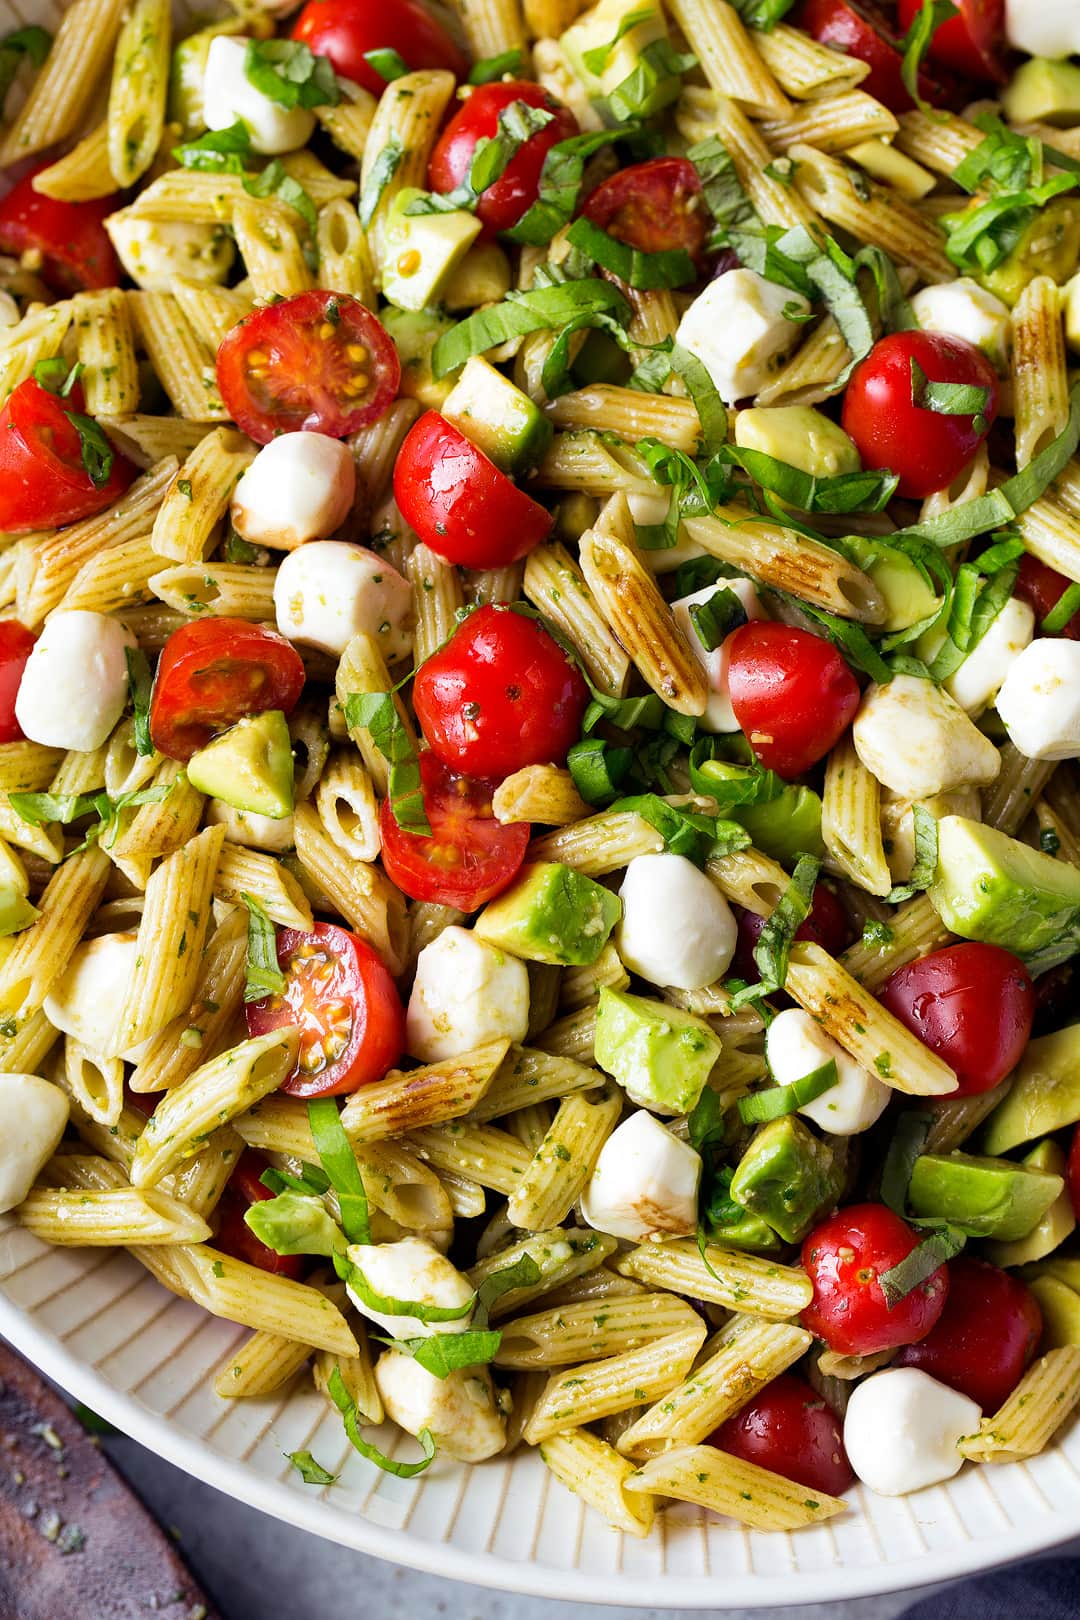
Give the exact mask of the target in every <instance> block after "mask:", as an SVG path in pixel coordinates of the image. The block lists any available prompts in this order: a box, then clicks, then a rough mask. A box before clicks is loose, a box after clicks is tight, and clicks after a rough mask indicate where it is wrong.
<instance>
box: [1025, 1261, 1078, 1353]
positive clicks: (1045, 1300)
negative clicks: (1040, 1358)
mask: <svg viewBox="0 0 1080 1620" xmlns="http://www.w3.org/2000/svg"><path fill="white" fill-rule="evenodd" d="M1028 1287H1029V1288H1030V1289H1031V1292H1032V1293H1033V1294H1034V1296H1035V1302H1036V1304H1037V1305H1038V1307H1039V1310H1040V1311H1041V1312H1042V1320H1043V1331H1042V1339H1041V1340H1040V1343H1039V1349H1040V1350H1041V1351H1043V1352H1045V1351H1047V1350H1057V1349H1059V1348H1060V1347H1061V1346H1062V1345H1066V1344H1080V1294H1078V1293H1076V1291H1075V1289H1072V1288H1069V1287H1068V1286H1067V1284H1065V1283H1063V1282H1059V1281H1058V1279H1057V1278H1056V1277H1033V1278H1032V1280H1031V1281H1030V1282H1029V1283H1028Z"/></svg>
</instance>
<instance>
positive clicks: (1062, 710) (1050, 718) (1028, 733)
mask: <svg viewBox="0 0 1080 1620" xmlns="http://www.w3.org/2000/svg"><path fill="white" fill-rule="evenodd" d="M997 712H998V714H999V715H1000V716H1001V718H1002V720H1004V722H1005V727H1006V730H1007V731H1008V733H1009V738H1010V740H1011V741H1012V742H1013V743H1014V745H1015V746H1016V747H1017V748H1018V749H1019V750H1020V752H1021V753H1022V754H1026V755H1027V757H1028V759H1075V758H1076V757H1077V756H1078V755H1080V641H1066V640H1064V639H1058V638H1055V637H1051V636H1043V637H1041V638H1040V639H1039V640H1038V641H1033V642H1032V643H1031V645H1030V646H1028V647H1025V648H1024V651H1023V652H1022V653H1021V654H1020V656H1019V657H1018V658H1016V659H1014V661H1013V662H1012V663H1011V664H1010V665H1009V669H1008V673H1007V674H1006V676H1005V680H1004V682H1003V684H1002V687H1001V691H1000V692H999V693H998V696H997ZM24 729H25V728H24Z"/></svg>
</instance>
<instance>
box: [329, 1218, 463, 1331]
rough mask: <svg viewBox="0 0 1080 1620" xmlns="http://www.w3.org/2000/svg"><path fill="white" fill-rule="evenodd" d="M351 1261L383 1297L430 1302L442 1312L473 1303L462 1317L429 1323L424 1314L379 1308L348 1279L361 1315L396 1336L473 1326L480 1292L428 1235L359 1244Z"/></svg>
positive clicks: (353, 1249) (354, 1302) (416, 1302)
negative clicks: (475, 1301) (375, 1307)
mask: <svg viewBox="0 0 1080 1620" xmlns="http://www.w3.org/2000/svg"><path fill="white" fill-rule="evenodd" d="M349 1259H350V1260H351V1261H352V1263H353V1265H354V1266H358V1267H359V1268H360V1270H361V1271H362V1272H363V1274H364V1279H365V1281H366V1282H367V1284H368V1287H369V1288H370V1289H371V1290H372V1292H373V1293H376V1294H380V1295H381V1296H382V1297H383V1299H394V1300H408V1301H409V1302H410V1303H411V1304H414V1305H431V1306H435V1307H436V1308H437V1309H439V1310H460V1309H461V1308H462V1307H463V1306H466V1305H467V1306H469V1309H468V1310H466V1311H463V1312H462V1315H461V1316H456V1317H454V1318H452V1320H450V1321H449V1322H425V1321H424V1320H423V1318H422V1317H419V1316H403V1315H396V1314H394V1313H392V1312H390V1311H378V1310H375V1309H374V1308H373V1307H372V1306H370V1305H368V1304H366V1303H365V1302H364V1299H363V1296H362V1295H361V1294H360V1293H358V1292H357V1290H356V1289H355V1288H354V1287H353V1286H352V1285H351V1284H349V1283H346V1285H345V1289H346V1292H347V1293H348V1296H349V1298H350V1299H351V1300H352V1302H353V1304H354V1305H355V1306H356V1308H357V1310H358V1311H359V1312H360V1314H361V1316H366V1317H368V1318H369V1319H370V1320H371V1321H372V1322H378V1324H379V1326H380V1327H382V1328H385V1329H386V1331H387V1333H390V1334H392V1335H393V1337H394V1338H395V1339H424V1338H427V1337H428V1335H429V1334H432V1333H464V1331H465V1329H466V1328H467V1327H468V1325H469V1318H470V1317H471V1316H472V1302H473V1300H474V1299H475V1298H476V1290H475V1289H474V1288H473V1285H472V1283H471V1282H470V1281H469V1279H468V1278H467V1277H463V1276H462V1275H461V1272H460V1271H459V1270H458V1269H457V1267H456V1266H453V1265H451V1264H450V1261H449V1260H447V1258H446V1257H445V1255H442V1254H440V1253H439V1251H438V1249H436V1248H435V1246H434V1245H433V1244H431V1243H429V1242H427V1240H426V1239H425V1238H418V1237H406V1238H401V1239H400V1241H399V1242H397V1243H358V1244H355V1245H354V1246H353V1247H352V1248H351V1249H350V1250H349Z"/></svg>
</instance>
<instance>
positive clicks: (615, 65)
mask: <svg viewBox="0 0 1080 1620" xmlns="http://www.w3.org/2000/svg"><path fill="white" fill-rule="evenodd" d="M667 38H668V31H667V25H666V23H665V22H664V13H663V11H662V9H661V7H660V5H659V0H599V4H598V5H595V6H593V7H592V8H591V9H590V10H589V11H587V12H586V13H585V14H584V16H582V17H581V18H579V20H578V21H577V22H576V23H574V24H573V25H572V26H571V27H570V28H568V29H567V30H566V32H565V33H564V34H563V35H562V36H561V39H560V41H559V43H560V45H561V46H562V49H563V51H564V53H565V55H566V59H567V61H568V62H569V63H570V66H571V68H572V69H573V71H574V73H575V74H576V76H577V77H578V78H579V79H580V80H581V82H582V84H583V85H584V86H585V89H586V91H587V93H588V95H589V96H590V98H591V99H592V100H593V101H596V102H603V101H604V99H605V98H606V97H608V96H614V97H615V110H616V111H617V112H619V113H620V115H623V114H629V113H630V112H631V110H632V111H633V112H635V113H636V115H637V116H638V117H641V118H651V117H652V116H653V115H654V114H656V113H658V112H660V111H661V110H662V109H663V108H664V107H667V106H669V105H670V104H671V102H673V101H675V100H677V99H678V96H679V92H680V91H681V89H682V80H681V78H680V77H679V75H678V74H677V73H670V72H667V71H666V70H665V68H664V66H663V62H662V60H661V62H660V64H659V65H658V64H657V63H656V62H654V61H653V59H652V54H651V53H650V47H654V46H657V45H659V44H660V42H661V41H664V42H666V41H667Z"/></svg>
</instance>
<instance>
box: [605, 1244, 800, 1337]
mask: <svg viewBox="0 0 1080 1620" xmlns="http://www.w3.org/2000/svg"><path fill="white" fill-rule="evenodd" d="M613 1269H614V1270H615V1271H617V1272H619V1274H620V1275H621V1276H623V1277H632V1278H633V1279H634V1281H635V1282H641V1283H645V1284H646V1285H647V1286H648V1287H650V1288H667V1289H669V1290H670V1291H671V1292H672V1293H679V1294H688V1295H689V1296H690V1297H691V1298H692V1299H705V1300H710V1301H711V1302H712V1303H713V1304H714V1305H724V1306H726V1307H727V1309H728V1310H729V1311H744V1312H748V1313H750V1314H751V1315H753V1316H767V1317H769V1318H771V1319H774V1320H776V1321H783V1320H784V1318H785V1317H789V1316H796V1315H797V1314H798V1313H799V1311H801V1310H802V1309H803V1308H804V1306H806V1305H809V1303H810V1300H811V1298H812V1296H813V1288H812V1286H811V1283H810V1279H809V1277H807V1275H806V1273H805V1271H802V1270H800V1269H799V1268H798V1267H796V1266H781V1265H777V1264H776V1263H775V1262H774V1261H771V1260H764V1259H761V1258H760V1257H759V1256H758V1255H756V1254H743V1253H740V1252H736V1251H735V1250H733V1249H721V1248H719V1247H718V1246H717V1245H716V1244H714V1243H710V1244H707V1245H706V1248H705V1253H704V1254H700V1253H699V1252H698V1247H697V1244H696V1243H695V1242H694V1240H693V1239H692V1238H676V1239H675V1240H674V1241H673V1242H669V1243H645V1244H642V1245H641V1246H640V1247H638V1248H636V1249H631V1251H630V1252H629V1254H624V1255H623V1256H622V1257H621V1258H620V1259H619V1260H617V1261H615V1262H614V1265H613Z"/></svg>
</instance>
